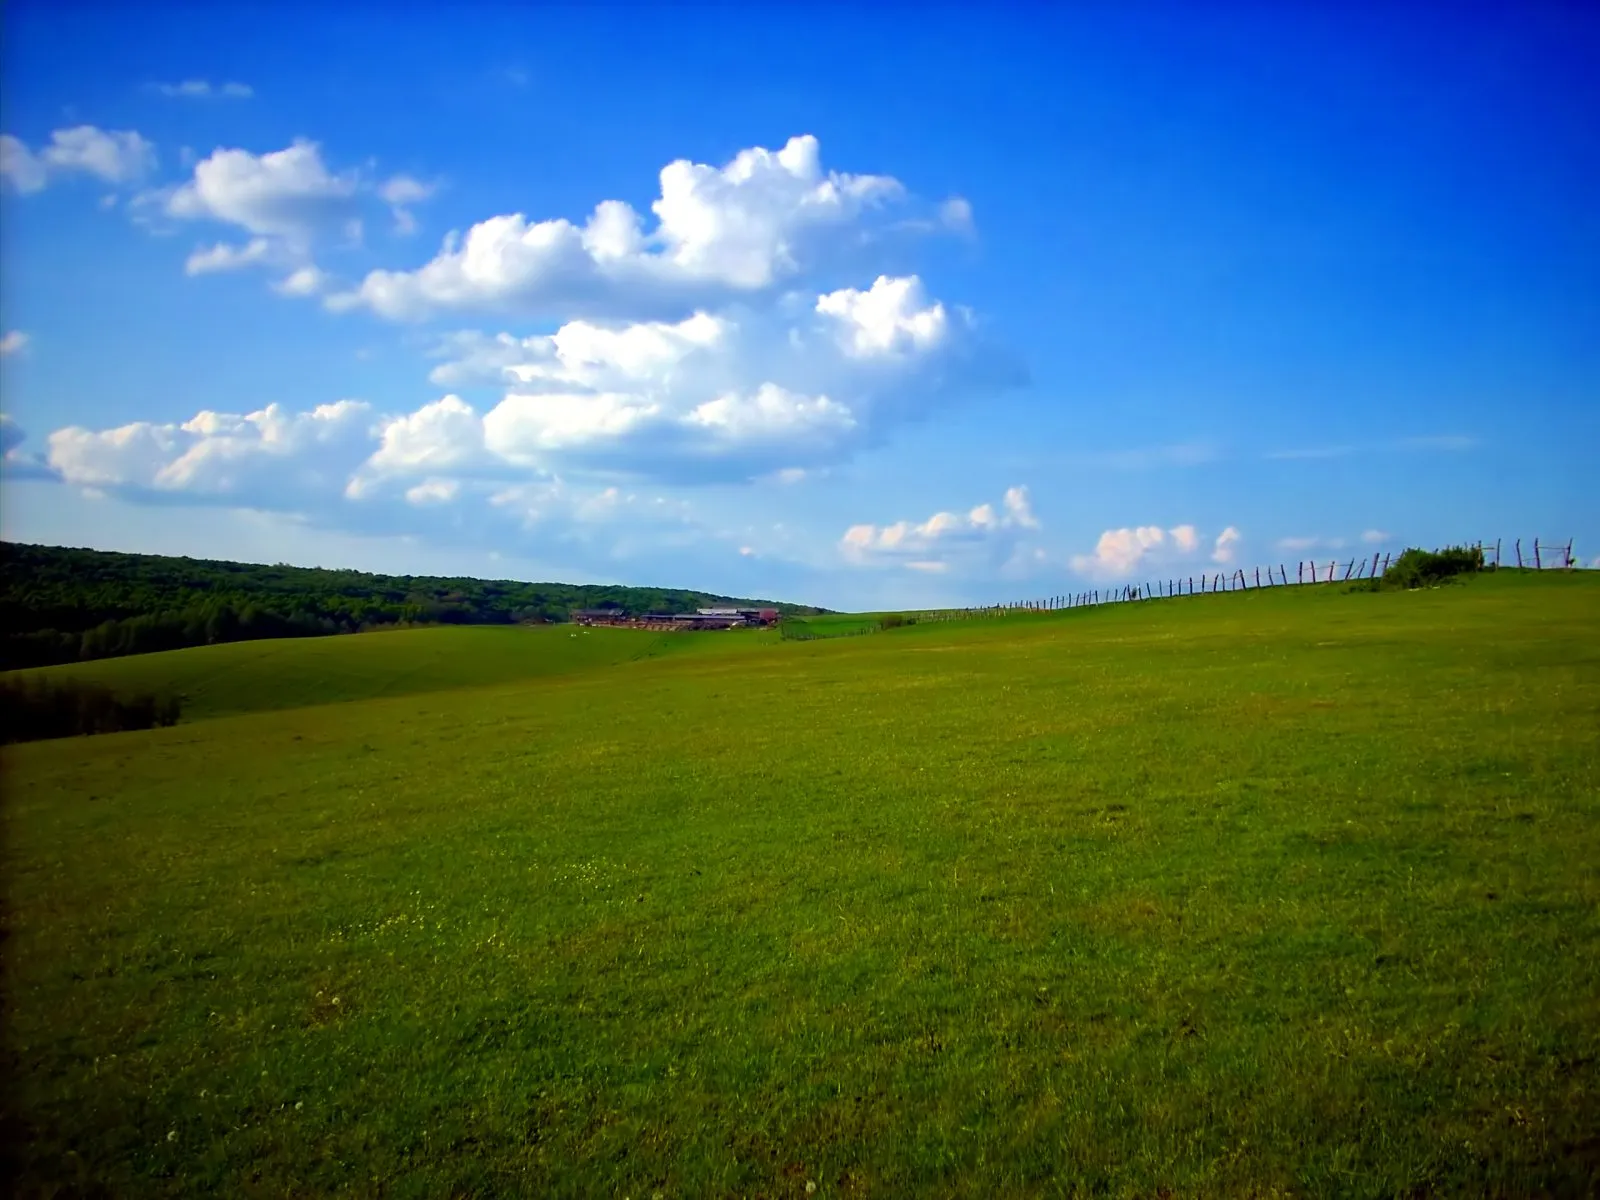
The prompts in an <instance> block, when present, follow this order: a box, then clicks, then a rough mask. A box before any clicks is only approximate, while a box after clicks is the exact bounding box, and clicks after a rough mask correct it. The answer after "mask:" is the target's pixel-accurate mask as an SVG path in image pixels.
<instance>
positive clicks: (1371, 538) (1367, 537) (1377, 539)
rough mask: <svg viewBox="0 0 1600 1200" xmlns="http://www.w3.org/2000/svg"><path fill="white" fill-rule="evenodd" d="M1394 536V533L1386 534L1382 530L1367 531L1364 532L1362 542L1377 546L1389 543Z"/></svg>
mask: <svg viewBox="0 0 1600 1200" xmlns="http://www.w3.org/2000/svg"><path fill="white" fill-rule="evenodd" d="M1393 536H1394V535H1393V534H1392V533H1385V532H1384V531H1383V530H1381V529H1367V530H1363V531H1362V534H1361V540H1362V541H1363V542H1365V543H1366V544H1367V545H1369V546H1377V545H1381V544H1382V543H1384V542H1387V541H1388V540H1389V539H1390V538H1392V537H1393Z"/></svg>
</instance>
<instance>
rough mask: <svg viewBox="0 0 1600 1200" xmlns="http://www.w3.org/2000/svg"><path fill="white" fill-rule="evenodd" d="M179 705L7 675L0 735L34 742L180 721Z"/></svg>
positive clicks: (0, 688) (0, 687) (1, 685)
mask: <svg viewBox="0 0 1600 1200" xmlns="http://www.w3.org/2000/svg"><path fill="white" fill-rule="evenodd" d="M181 707H182V706H181V705H180V704H179V702H178V700H177V699H176V698H174V697H166V698H162V697H157V696H144V695H140V696H120V697H119V696H117V695H116V694H115V693H114V692H112V691H111V689H109V688H103V687H98V686H96V685H94V684H84V683H69V682H65V681H62V682H57V681H54V680H44V679H21V680H4V681H0V741H3V742H36V741H40V740H42V739H44V738H59V737H75V736H77V735H79V734H89V733H118V732H120V731H122V730H125V729H153V728H156V727H157V726H164V725H176V724H177V723H178V716H179V712H180V709H181Z"/></svg>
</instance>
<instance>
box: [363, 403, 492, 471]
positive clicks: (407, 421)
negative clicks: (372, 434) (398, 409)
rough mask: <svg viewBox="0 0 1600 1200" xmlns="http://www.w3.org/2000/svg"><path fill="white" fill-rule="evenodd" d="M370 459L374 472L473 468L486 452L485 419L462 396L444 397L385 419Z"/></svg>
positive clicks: (371, 469)
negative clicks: (414, 409)
mask: <svg viewBox="0 0 1600 1200" xmlns="http://www.w3.org/2000/svg"><path fill="white" fill-rule="evenodd" d="M379 439H380V442H379V446H378V449H377V450H376V451H375V452H374V453H373V455H372V457H371V458H370V459H368V460H367V464H366V467H367V470H368V471H369V472H371V473H374V474H399V475H408V474H412V475H414V474H429V475H438V474H441V473H443V472H446V471H450V470H459V469H463V468H467V467H471V466H472V465H474V464H475V463H478V462H479V461H480V460H481V459H482V457H483V453H484V445H483V422H482V420H481V419H480V418H479V417H478V414H477V412H475V411H474V410H473V407H472V405H470V404H468V403H467V402H466V401H465V400H463V399H461V397H459V396H445V397H444V398H443V399H441V400H435V401H434V402H433V403H432V404H425V405H423V406H422V407H421V408H419V409H418V410H417V411H416V412H414V413H411V414H410V415H408V416H404V417H396V418H394V419H392V420H389V421H387V422H385V423H384V424H383V426H382V428H381V432H380V434H379Z"/></svg>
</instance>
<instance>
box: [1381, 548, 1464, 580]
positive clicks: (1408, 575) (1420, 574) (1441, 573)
mask: <svg viewBox="0 0 1600 1200" xmlns="http://www.w3.org/2000/svg"><path fill="white" fill-rule="evenodd" d="M1481 570H1483V551H1482V550H1481V549H1479V548H1478V547H1476V546H1449V547H1446V548H1445V549H1443V550H1441V551H1439V552H1438V553H1437V554H1431V553H1429V552H1428V551H1426V550H1419V549H1417V548H1416V547H1412V548H1411V549H1410V550H1407V551H1406V552H1405V553H1404V554H1402V555H1401V556H1400V557H1399V558H1397V559H1395V560H1394V562H1393V563H1391V564H1390V565H1389V569H1388V570H1387V571H1385V572H1384V573H1383V586H1384V587H1386V588H1419V587H1431V586H1433V585H1435V584H1438V583H1443V582H1444V581H1445V580H1447V579H1453V578H1455V577H1456V576H1457V575H1470V574H1472V573H1474V572H1476V571H1481Z"/></svg>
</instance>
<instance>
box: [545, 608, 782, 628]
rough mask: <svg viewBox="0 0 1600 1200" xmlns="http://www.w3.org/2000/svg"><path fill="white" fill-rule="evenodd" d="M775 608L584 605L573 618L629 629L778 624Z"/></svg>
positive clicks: (734, 626)
mask: <svg viewBox="0 0 1600 1200" xmlns="http://www.w3.org/2000/svg"><path fill="white" fill-rule="evenodd" d="M778 616H779V614H778V610H777V609H775V608H729V607H724V608H702V609H699V610H697V611H695V612H692V613H641V614H633V615H630V614H629V613H627V612H624V611H623V610H622V609H620V608H580V609H577V610H575V611H574V612H573V614H572V619H573V621H574V622H576V623H577V624H579V625H613V626H622V627H624V628H628V629H735V628H739V627H743V626H752V625H753V626H764V625H776V624H777V623H778Z"/></svg>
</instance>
